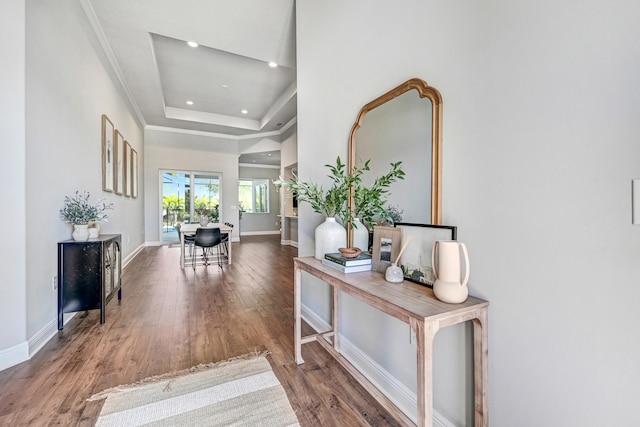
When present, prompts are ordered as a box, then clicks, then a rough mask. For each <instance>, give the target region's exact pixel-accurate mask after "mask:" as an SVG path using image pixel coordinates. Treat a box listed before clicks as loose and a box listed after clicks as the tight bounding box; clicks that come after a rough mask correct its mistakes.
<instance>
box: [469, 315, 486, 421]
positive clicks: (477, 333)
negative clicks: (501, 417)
mask: <svg viewBox="0 0 640 427" xmlns="http://www.w3.org/2000/svg"><path fill="white" fill-rule="evenodd" d="M488 360H489V345H488V333H487V310H486V309H485V310H481V311H480V312H479V314H478V317H477V318H476V319H473V371H474V391H475V396H474V401H475V414H474V419H475V426H476V427H488V426H489V404H488V401H487V376H488V373H487V368H488Z"/></svg>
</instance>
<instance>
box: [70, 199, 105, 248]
mask: <svg viewBox="0 0 640 427" xmlns="http://www.w3.org/2000/svg"><path fill="white" fill-rule="evenodd" d="M89 197H90V194H89V192H88V191H83V192H82V194H80V192H79V191H76V195H75V196H74V197H69V196H68V195H67V196H65V198H64V205H63V206H62V209H60V218H61V219H62V220H63V221H64V222H66V223H67V224H73V227H74V231H73V234H72V237H73V239H74V240H77V241H81V242H83V241H86V240H89V229H88V227H89V223H90V222H93V223H97V222H99V221H105V222H106V221H107V220H108V217H107V214H106V213H105V212H104V211H105V210H107V209H113V203H109V204H106V203H105V202H104V200H103V199H98V201H97V202H96V203H95V204H92V203H90V202H89ZM96 237H97V236H96Z"/></svg>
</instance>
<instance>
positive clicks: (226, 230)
mask: <svg viewBox="0 0 640 427" xmlns="http://www.w3.org/2000/svg"><path fill="white" fill-rule="evenodd" d="M198 228H219V229H220V234H222V235H224V234H226V235H228V236H229V242H228V244H227V248H228V251H227V263H228V264H229V265H231V246H232V245H231V236H232V234H233V227H230V226H228V225H226V224H222V223H217V222H210V223H209V224H207V225H200V224H182V226H181V227H180V268H182V269H184V236H185V235H186V234H196V230H197V229H198Z"/></svg>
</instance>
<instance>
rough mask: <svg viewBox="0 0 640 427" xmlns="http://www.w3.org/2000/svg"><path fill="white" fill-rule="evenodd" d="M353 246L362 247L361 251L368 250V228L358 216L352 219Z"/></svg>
mask: <svg viewBox="0 0 640 427" xmlns="http://www.w3.org/2000/svg"><path fill="white" fill-rule="evenodd" d="M353 246H355V247H356V248H360V249H362V252H367V251H368V250H369V230H367V227H365V226H364V224H363V223H362V222H361V221H360V219H358V218H354V219H353Z"/></svg>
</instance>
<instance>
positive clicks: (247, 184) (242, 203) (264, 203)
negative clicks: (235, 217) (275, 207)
mask: <svg viewBox="0 0 640 427" xmlns="http://www.w3.org/2000/svg"><path fill="white" fill-rule="evenodd" d="M238 207H239V208H240V210H241V211H242V212H250V213H269V180H268V179H245V178H240V180H238Z"/></svg>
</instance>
